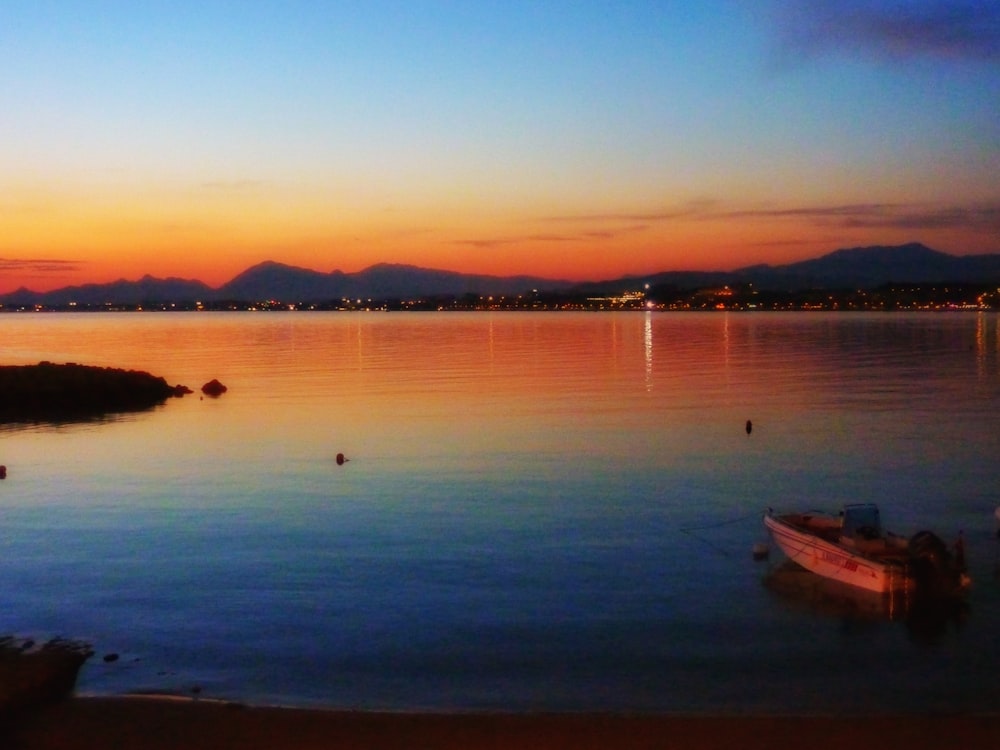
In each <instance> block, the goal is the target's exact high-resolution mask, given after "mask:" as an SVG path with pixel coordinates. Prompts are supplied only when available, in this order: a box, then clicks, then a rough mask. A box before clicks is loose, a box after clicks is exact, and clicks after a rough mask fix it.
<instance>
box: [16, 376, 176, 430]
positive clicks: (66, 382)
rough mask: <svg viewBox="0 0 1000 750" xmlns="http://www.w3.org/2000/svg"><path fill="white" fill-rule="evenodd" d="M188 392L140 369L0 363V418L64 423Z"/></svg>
mask: <svg viewBox="0 0 1000 750" xmlns="http://www.w3.org/2000/svg"><path fill="white" fill-rule="evenodd" d="M190 392H191V390H190V389H189V388H187V387H186V386H182V385H170V384H168V383H167V381H166V380H165V379H164V378H162V377H157V376H155V375H151V374H150V373H148V372H142V371H139V370H122V369H116V368H113V367H92V366H88V365H79V364H76V363H72V362H70V363H67V364H55V363H52V362H39V363H38V364H37V365H8V366H0V422H39V421H51V422H64V421H73V420H78V419H93V418H96V417H100V416H103V415H105V414H115V413H123V412H133V411H145V410H148V409H152V408H153V407H155V406H158V405H160V404H162V403H164V402H165V401H166V400H167V399H168V398H172V397H175V396H182V395H184V394H185V393H190Z"/></svg>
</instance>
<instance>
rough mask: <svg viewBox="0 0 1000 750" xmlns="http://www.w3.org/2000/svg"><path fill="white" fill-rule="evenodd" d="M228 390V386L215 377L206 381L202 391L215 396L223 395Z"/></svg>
mask: <svg viewBox="0 0 1000 750" xmlns="http://www.w3.org/2000/svg"><path fill="white" fill-rule="evenodd" d="M228 390H229V389H228V388H226V386H224V385H223V384H222V383H220V382H219V381H218V380H216V379H215V378H212V379H211V380H209V381H208V382H207V383H205V385H203V386H202V387H201V392H202V393H204V394H205V395H206V396H213V397H216V396H221V395H222V394H223V393H225V392H226V391H228Z"/></svg>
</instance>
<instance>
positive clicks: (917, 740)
mask: <svg viewBox="0 0 1000 750" xmlns="http://www.w3.org/2000/svg"><path fill="white" fill-rule="evenodd" d="M5 731H6V736H5V737H3V738H2V739H3V740H4V744H3V747H5V748H11V750H98V749H100V750H106V749H108V748H115V749H116V750H131V749H132V748H135V749H136V750H139V749H141V750H161V749H162V750H166V749H167V748H171V749H173V748H184V749H185V750H202V749H204V750H208V749H209V748H211V749H212V750H218V749H219V748H241V750H256V749H258V748H259V749H260V750H276V749H283V750H314V749H319V748H338V749H341V748H342V749H345V750H367V749H369V748H379V749H380V750H392V749H394V748H407V749H408V750H412V749H413V748H422V749H424V750H445V749H448V750H451V749H454V750H458V748H463V749H465V750H468V749H469V748H487V749H489V748H518V749H520V750H533V749H538V750H542V749H544V750H562V749H563V748H565V749H566V750H570V749H571V748H572V749H573V750H586V749H588V748H593V749H595V750H596V749H598V748H622V749H623V750H638V749H639V748H643V749H647V748H684V749H685V750H710V749H711V750H721V749H724V748H733V750H736V749H737V748H738V749H739V750H764V748H793V747H797V746H799V745H800V744H803V745H808V746H809V747H810V748H811V750H833V749H834V748H837V749H838V750H842V748H852V749H853V750H864V749H865V748H879V750H884V748H890V747H905V748H908V750H920V749H921V748H927V750H940V748H952V747H954V748H963V750H979V749H980V748H981V749H982V750H986V748H990V749H993V748H997V747H1000V716H952V715H949V716H926V715H923V716H874V717H862V718H859V717H832V716H831V717H774V716H757V717H746V716H624V715H603V714H464V713H460V714H437V713H373V712H360V711H339V710H314V709H295V708H271V707H253V706H245V705H242V704H235V703H226V702H219V701H206V700H193V699H173V698H152V697H121V698H73V699H70V700H67V701H64V702H62V703H59V704H56V705H53V706H49V707H47V708H44V709H40V710H38V711H36V712H35V713H33V714H32V715H30V716H25V717H21V718H20V720H19V721H17V722H16V723H15V724H13V725H11V726H8V727H7V728H6V730H5Z"/></svg>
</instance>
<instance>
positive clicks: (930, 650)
mask: <svg viewBox="0 0 1000 750" xmlns="http://www.w3.org/2000/svg"><path fill="white" fill-rule="evenodd" d="M39 361H51V362H78V363H82V364H89V365H100V366H108V367H120V368H127V369H139V370H146V371H149V372H152V373H153V374H155V375H161V376H163V377H165V378H166V379H167V380H168V381H169V382H170V383H171V384H183V385H187V386H189V387H190V388H191V389H192V390H193V391H194V392H193V393H191V394H189V395H186V396H184V397H182V398H172V399H169V400H168V401H167V402H166V403H165V404H163V405H162V406H160V407H157V408H155V409H153V410H150V411H146V412H141V413H133V414H128V415H120V416H113V417H107V418H103V419H99V420H92V421H87V422H82V423H81V422H78V423H61V424H50V423H37V424H35V423H31V424H6V425H2V426H0V464H3V465H4V466H6V468H7V475H6V478H5V479H3V480H0V635H2V634H10V635H15V636H18V637H22V638H23V637H30V638H33V639H35V640H36V641H39V642H41V641H44V640H45V639H48V638H52V637H57V636H61V637H68V638H76V639H81V640H84V641H87V642H89V643H90V644H92V646H93V649H94V652H95V653H94V656H93V657H92V658H91V659H90V660H89V661H88V662H87V664H86V665H85V666H84V668H83V670H82V672H81V674H80V679H79V682H78V692H80V693H82V694H87V695H108V694H123V693H166V694H177V695H193V696H199V697H201V698H215V699H219V700H231V701H238V702H248V703H255V704H267V705H286V706H325V707H333V708H342V709H361V710H401V711H438V710H446V711H512V712H537V711H555V712H564V711H565V712H578V711H601V712H614V713H623V712H624V713H689V714H749V713H754V714H760V713H764V714H782V715H783V714H793V713H794V714H880V713H900V712H904V713H934V712H939V713H956V712H958V713H996V712H997V711H998V710H1000V679H998V672H1000V637H998V632H1000V546H998V545H1000V539H998V536H997V523H998V521H997V515H996V511H997V507H998V506H1000V471H998V458H1000V317H998V316H997V314H996V313H993V312H988V311H986V312H974V311H973V312H946V313H945V312H942V313H929V312H924V313H906V312H894V313H867V312H865V313H861V312H857V313H847V312H841V313H835V312H815V313H803V312H799V313H774V312H749V311H748V312H738V313H734V312H710V313H694V312H690V313H682V312H675V313H670V312H642V311H635V312H613V313H612V312H607V313H575V312H544V313H533V312H496V313H494V312H470V313H455V312H442V313H417V312H403V313H392V312H390V313H385V312H259V313H253V312H233V313H228V312H201V313H196V312H191V313H181V312H177V313H169V312H139V313H81V314H74V313H8V314H2V315H0V364H5V365H11V364H27V363H35V362H39ZM213 378H215V379H218V380H220V381H221V382H222V383H223V384H224V385H226V386H227V387H228V390H227V392H226V393H224V394H223V395H221V396H220V397H218V398H210V397H207V396H203V395H202V394H201V392H200V387H201V385H202V384H203V383H205V382H207V381H209V380H211V379H213ZM338 454H342V456H343V457H344V459H345V460H344V461H343V462H338V460H337V456H338ZM847 502H876V503H878V504H879V507H880V508H881V511H882V519H883V523H884V525H885V526H886V527H888V528H890V529H892V530H894V531H897V532H898V533H904V534H910V533H913V532H916V531H918V530H921V529H931V530H934V531H935V532H936V533H938V534H939V535H940V536H941V537H942V539H944V540H945V541H946V542H947V543H948V544H952V543H953V542H954V541H956V540H957V539H958V537H959V535H961V537H962V539H963V540H964V545H965V554H966V558H967V561H968V566H969V572H970V575H971V577H972V581H973V582H972V586H971V588H970V589H969V591H968V594H967V596H966V597H965V599H964V601H962V602H960V603H959V604H957V605H953V606H944V605H932V606H929V607H928V606H926V605H918V603H915V602H910V601H907V600H906V599H905V598H900V597H896V598H892V599H887V598H879V597H874V598H866V597H865V596H862V595H860V594H858V593H857V592H854V591H853V590H851V589H848V590H834V589H830V588H825V587H823V586H819V585H817V579H816V577H815V576H812V575H811V574H803V573H801V572H800V571H795V570H793V569H791V568H789V567H788V565H787V564H786V563H785V562H784V561H783V558H782V556H781V553H780V551H778V550H777V549H776V548H774V547H773V546H772V547H769V548H768V553H769V554H768V555H767V557H766V559H763V560H760V559H755V554H754V552H760V551H761V550H762V548H761V545H763V544H765V543H766V542H767V537H766V535H765V532H764V529H763V526H762V523H761V517H762V514H763V513H764V512H765V511H766V510H767V509H768V508H774V509H775V510H799V509H805V510H808V509H830V510H833V511H836V510H837V509H838V508H839V507H840V506H841V505H842V504H843V503H847ZM756 556H758V557H759V555H756Z"/></svg>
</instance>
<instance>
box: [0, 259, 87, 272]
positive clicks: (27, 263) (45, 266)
mask: <svg viewBox="0 0 1000 750" xmlns="http://www.w3.org/2000/svg"><path fill="white" fill-rule="evenodd" d="M81 266H82V264H81V263H80V262H78V261H75V260H60V259H58V258H0V273H32V274H45V273H66V272H68V271H76V270H78V269H79V268H80V267H81Z"/></svg>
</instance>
